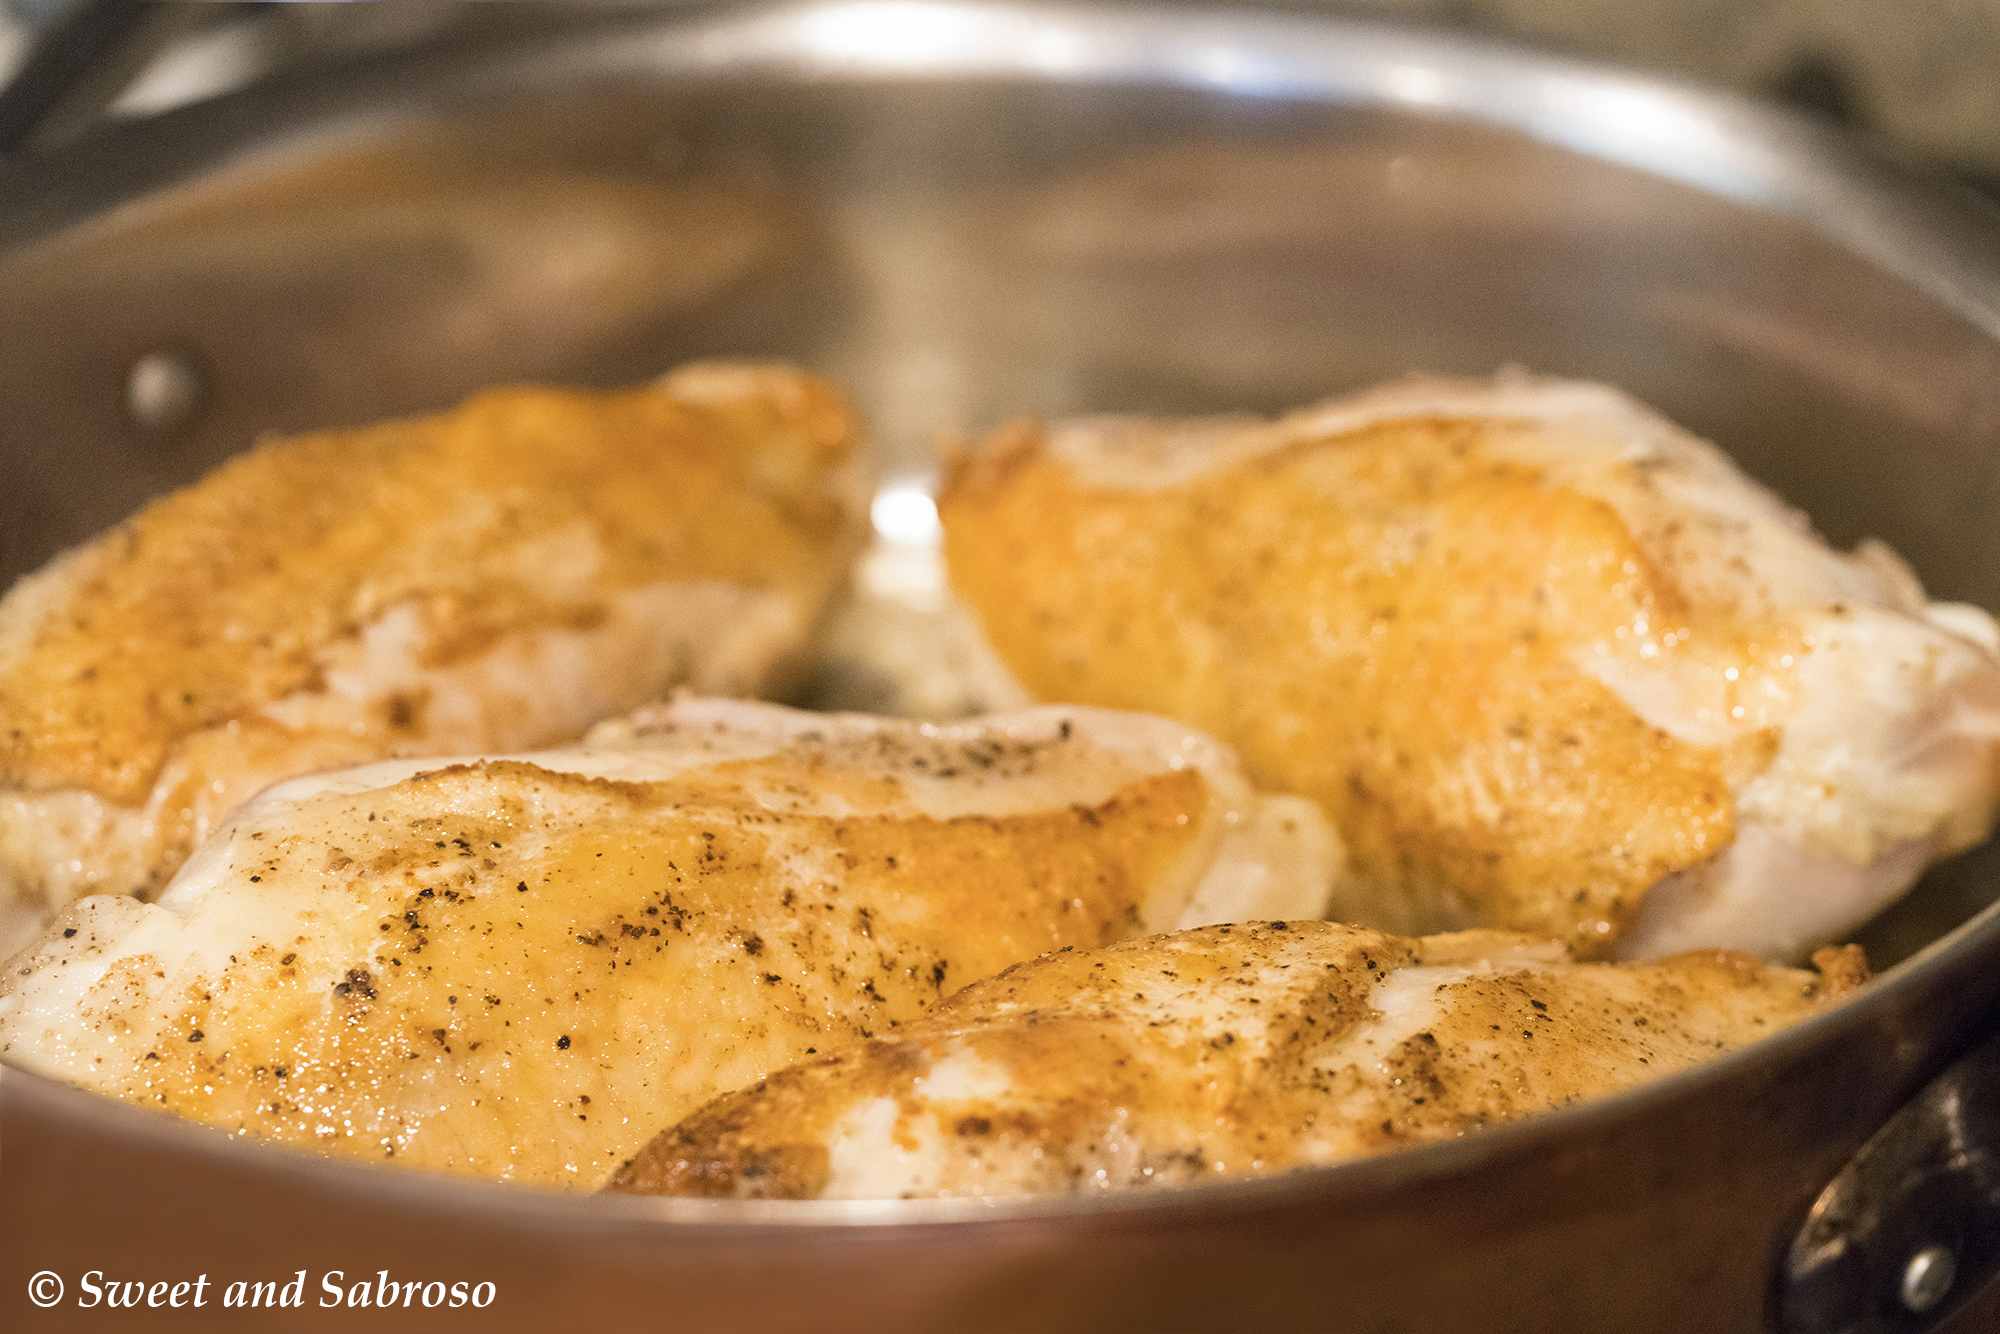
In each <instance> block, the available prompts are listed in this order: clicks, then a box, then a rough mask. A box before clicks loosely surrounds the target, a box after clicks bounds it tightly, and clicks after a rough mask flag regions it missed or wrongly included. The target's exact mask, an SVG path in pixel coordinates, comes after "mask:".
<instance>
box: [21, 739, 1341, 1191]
mask: <svg viewBox="0 0 2000 1334" xmlns="http://www.w3.org/2000/svg"><path fill="white" fill-rule="evenodd" d="M1291 807H1292V808H1293V809H1292V810H1291V816H1290V817H1288V816H1287V815H1286V814H1285V812H1286V810H1287V804H1286V803H1285V802H1284V801H1282V800H1279V801H1278V802H1277V805H1276V807H1275V808H1274V810H1266V809H1264V805H1263V803H1262V802H1261V800H1260V799H1259V798H1258V797H1257V795H1256V794H1255V793H1253V792H1252V791H1251V790H1250V789H1249V787H1248V786H1247V784H1245V783H1244V781H1243V779H1242V777H1241V776H1240V774H1239V773H1238V772H1236V769H1235V765H1234V761H1233V759H1232V758H1231V757H1230V756H1229V755H1228V753H1227V752H1225V751H1223V750H1221V749H1220V748H1219V747H1216V746H1215V745H1214V743H1212V742H1210V741H1208V740H1206V739H1205V738H1201V737H1198V736H1195V735H1192V734H1190V733H1189V732H1188V730H1187V729H1185V728H1183V727H1180V726H1178V725H1176V724H1172V723H1168V722H1166V721H1165V720H1161V719H1152V718H1141V717H1135V716H1131V715H1117V714H1107V713H1104V712H1101V711H1097V710H1090V709H1075V710H1067V709H1066V710H1055V709H1043V710H1035V711H1030V712H1027V713H1022V714H1017V715H1011V716H998V717H994V718H990V719H983V720H977V721H973V722H967V723H963V724H957V725H953V726H950V727H938V726H929V725H919V724H914V723H891V722H883V721H880V720H874V719H866V718H859V717H841V716H825V715H812V714H804V713H797V712H794V711H791V710H785V709H780V708H776V707H774V706H766V705H755V704H748V703H730V702H721V703H712V702H705V701H686V702H680V703H676V704H674V705H672V706H666V707H661V708H658V709H655V710H652V711H649V712H647V713H644V714H642V715H640V716H639V717H637V718H635V719H634V720H632V721H630V722H624V723H619V724H616V725H609V726H607V727H605V728H603V729H601V730H600V731H599V732H598V733H597V734H595V735H594V736H593V738H592V739H591V740H590V741H589V742H588V743H587V744H585V745H584V746H581V747H577V748H574V749H569V750H561V751H547V752H540V753H533V754H528V755H523V756H517V757H512V758H495V759H487V760H471V761H465V762H452V761H441V760H421V761H390V762H382V763H378V764H376V765H372V766H367V767H364V768H361V769H357V770H351V771H347V772H344V773H336V774H329V775H322V776H318V777H313V778H306V779H297V780H294V781H292V782H290V783H286V784H281V785H280V786H278V787H276V788H274V789H272V790H270V791H269V792H267V793H265V794H264V795H262V796H261V797H259V798H258V799H257V800H256V801H254V802H253V803H251V804H250V805H249V806H247V807H246V808H244V809H242V810H240V811H239V812H237V813H236V814H235V815H234V816H233V817H232V819H231V823H230V824H229V826H228V827H227V828H226V829H225V831H224V832H223V833H222V834H221V835H220V836H218V837H217V838H215V839H213V840H211V841H210V842H209V843H208V844H206V845H204V847H203V848H202V849H201V851H200V852H199V853H198V854H197V855H196V856H195V857H194V858H193V859H192V860H190V862H189V863H188V864H187V865H186V866H185V867H184V868H183V869H182V871H181V873H180V875H179V876H178V877H177V878H176V880H175V881H174V883H173V884H172V886H171V887H169V889H168V890H167V892H166V893H165V894H164V895H163V896H162V897H161V898H160V900H159V902H158V903H155V904H146V903H142V902H139V901H136V900H133V899H129V898H119V897H113V896H94V897H91V898H86V899H84V900H82V901H80V902H79V903H77V904H75V905H73V906H72V907H71V908H70V909H69V911H68V912H66V913H65V914H63V915H62V916H61V917H59V918H58V919H57V922H56V924H55V926H54V927H53V928H52V929H51V930H50V932H49V933H48V934H47V936H45V937H44V939H43V940H42V941H41V942H40V943H39V944H38V945H37V946H36V947H34V948H33V949H32V950H30V951H29V952H27V953H25V954H23V955H22V956H20V957H18V958H17V959H16V960H14V961H13V963H12V964H11V965H10V967H9V970H8V975H7V976H6V977H5V978H4V979H0V1055H3V1056H5V1058H6V1059H7V1060H8V1061H10V1062H15V1063H19V1064H21V1065H24V1066H26V1067H28V1068H31V1069H34V1070H37V1071H41V1072H43V1073H46V1074H50V1075H54V1076H57V1077H60V1078H63V1079H67V1080H70V1081H72V1082H74V1083H77V1084H79V1085H82V1086H83V1087H86V1088H90V1089H94V1090H97V1091H99V1092H102V1093H106V1094H109V1095H111V1096H114V1097H118V1098H122V1099H125V1100H127V1101H130V1102H134V1103H138V1104H140V1105H143V1106H149V1107H155V1108H159V1109H161V1110H166V1111H171V1112H176V1113H179V1114H180V1115H183V1116H188V1117H192V1118H195V1119H197V1120H201V1121H205V1122H208V1123H209V1124H212V1125H215V1126H219V1127H222V1128H224V1129H226V1130H229V1131H231V1132H234V1133H238V1134H243V1135H248V1136H254V1137H257V1138H260V1139H265V1140H272V1141H278V1142H281V1143H288V1144H294V1145H300V1146H305V1147H309V1148H314V1149H318V1150H321V1151H323V1152H326V1153H330V1154H335V1155H339V1156H342V1157H350V1158H359V1159H363V1160H369V1161H378V1162H393V1163H397V1164H402V1165H409V1166H417V1167H426V1168H433V1169H442V1170H447V1171H454V1172H460V1173H470V1174H476V1175H481V1176H487V1177H499V1178H506V1179H510V1180H515V1181H522V1182H529V1183H537V1184H542V1185H556V1186H578V1187H594V1186H596V1185H598V1184H600V1183H601V1182H602V1181H603V1180H604V1178H605V1177H606V1176H608V1175H609V1174H610V1172H611V1171H612V1170H613V1169H614V1168H615V1167H616V1166H617V1165H618V1164H619V1163H620V1162H622V1161H624V1160H625V1159H626V1158H628V1157H629V1156H630V1155H631V1154H632V1153H633V1152H635V1151H636V1150H637V1149H638V1148H639V1146H640V1145H641V1144H643V1143H644V1141H645V1140H646V1138H647V1137H648V1136H650V1135H652V1134H653V1133H654V1132H656V1131H657V1130H658V1129H659V1128H660V1126H661V1125H662V1124H664V1123H666V1122H670V1121H672V1120H675V1119H678V1118H679V1117H680V1116H681V1115H684V1114H686V1113H687V1112H689V1111H692V1110H693V1109H694V1108H695V1107H698V1106H700V1105H701V1104H702V1103H704V1102H706V1101H708V1100H709V1099H711V1098H713V1097H715V1096H716V1095H717V1094H719V1093H721V1092H723V1091H725V1090H727V1089H731V1088H735V1087H738V1086H740V1085H742V1084H745V1083H748V1082H751V1081H754V1080H756V1079H758V1078H761V1077H762V1076H763V1075H764V1074H766V1073H768V1072H769V1071H771V1070H775V1069H778V1068H780V1067H782V1066H785V1065H788V1064H790V1063H792V1062H793V1061H796V1060H799V1059H802V1058H810V1057H811V1056H812V1055H814V1054H815V1053H819V1052H824V1051H828V1050H831V1048H832V1047H833V1046H834V1045H836V1044H840V1043H845V1042H852V1041H856V1040H860V1039H863V1038H866V1037H868V1036H871V1035H874V1034H883V1033H890V1032H894V1031H895V1030H896V1029H897V1028H898V1027H900V1026H902V1025H906V1024H909V1023H911V1022H912V1021H914V1020H916V1019H917V1018H919V1017H920V1016H921V1015H922V1014H923V1013H924V1012H925V1011H927V1010H928V1009H929V1008H930V1007H931V1006H932V1005H934V1004H935V1003H936V1001H937V1000H938V999H939V998H940V997H942V996H944V995H947V994H949V993H951V992H953V991H955V990H957V989H958V988H959V987H961V986H963V985H964V984H965V983H967V982H969V981H972V980H973V979H975V978H979V977H983V976H987V975H990V974H992V973H995V972H997V971H999V970H1000V969H1002V968H1004V967H1006V966H1007V965H1009V964H1012V963H1015V962H1018V961H1020V960H1022V959H1027V958H1032V957H1034V956H1036V955H1038V954H1041V953H1043V952H1045V951H1047V950H1050V949H1057V948H1062V947H1064V946H1081V947H1096V946H1099V945H1103V944H1108V943H1110V942H1112V941H1116V940H1120V939H1125V938H1128V937H1132V936H1136V935H1139V934H1142V933H1145V932H1147V931H1157V930H1162V929H1167V928H1170V927H1172V926H1174V925H1177V924H1180V923H1184V922H1191V921H1203V920H1212V919H1211V918H1210V917H1208V916H1205V915H1204V914H1205V913H1209V912H1222V913H1230V914H1233V913H1237V912H1245V911H1254V910H1255V909H1256V908H1257V907H1258V906H1259V905H1260V904H1262V905H1270V906H1277V905H1283V904H1286V903H1290V904H1292V905H1294V906H1295V907H1298V908H1302V909H1304V910H1307V911H1317V910H1319V909H1321V908H1323V906H1324V904H1325V901H1326V897H1327V890H1328V883H1329V879H1330V877H1331V875H1332V874H1333V871H1334V869H1335V866H1334V860H1333V859H1334V858H1336V857H1337V847H1336V845H1334V844H1332V843H1331V842H1330V840H1329V838H1328V836H1327V834H1326V831H1325V829H1324V826H1323V824H1322V823H1318V822H1319V816H1318V813H1317V811H1316V810H1315V809H1314V808H1313V807H1312V805H1311V803H1308V802H1304V801H1297V800H1295V801H1294V802H1292V803H1291ZM1218 904H1220V906H1219V907H1218V906H1217V905H1218Z"/></svg>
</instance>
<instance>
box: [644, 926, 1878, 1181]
mask: <svg viewBox="0 0 2000 1334" xmlns="http://www.w3.org/2000/svg"><path fill="white" fill-rule="evenodd" d="M1859 956H1860V951H1859V950H1858V949H1855V948H1854V947H1852V946H1850V947H1848V949H1847V950H1846V951H1839V950H1832V949H1829V950H1825V951H1822V952H1821V956H1820V961H1821V962H1823V963H1824V964H1825V966H1826V968H1825V972H1824V974H1823V975H1815V974H1812V973H1806V972H1800V971H1796V970H1793V969H1787V968H1775V967H1770V966H1767V965H1765V964H1762V963H1760V962H1758V961H1757V960H1754V959H1751V958H1749V957H1747V956H1745V955H1741V954H1730V953H1722V952H1709V953H1690V954H1680V955H1675V956H1672V957H1670V958H1666V959H1662V960H1659V961H1658V962H1655V963H1649V964H1602V963H1600V964H1572V963H1570V962H1569V961H1568V960H1567V959H1566V958H1565V956H1564V952H1563V949H1562V947H1561V946H1560V945H1557V944H1553V943H1551V942H1547V941H1537V940H1534V939H1532V938H1530V937H1526V936H1515V935H1508V934H1505V933H1501V932H1489V931H1476V932H1466V933H1462V934H1458V935H1445V936H1431V937H1427V938H1424V939H1421V940H1411V939H1407V938H1404V937H1398V936H1388V935H1383V934H1381V933H1380V932H1376V931H1369V930H1365V929H1362V928H1359V927H1349V926H1339V925H1335V924H1333V923H1330V922H1269V923H1254V924H1242V925H1236V926H1211V927H1206V928H1203V929H1199V930H1191V931H1181V932H1177V933H1175V934H1172V935H1165V936H1155V937H1152V938H1149V939H1144V940H1135V941H1128V942H1126V943H1123V944H1119V945H1113V946H1110V947H1108V948H1105V949H1098V950H1084V949H1074V950H1071V949H1066V950H1061V951H1058V952H1056V953H1053V954H1047V955H1044V956H1042V957H1041V958H1039V959H1036V960H1034V961H1032V962H1029V963H1023V964H1017V965H1016V966H1014V967H1012V968H1009V969H1008V970H1007V971H1006V972H1004V973H1002V974H1000V975H999V976H998V977H994V978H989V979H987V980H985V981H983V982H977V983H974V984H973V985H972V986H970V987H967V988H966V989H965V990H964V991H961V992H959V993H958V994H957V995H955V996H953V997H951V998H950V999H949V1000H946V1001H945V1002H944V1003H943V1004H941V1005H939V1006H938V1007H937V1008H936V1009H935V1010H933V1011H932V1012H931V1013H930V1014H929V1015H928V1016H926V1017H925V1018H923V1019H921V1020H918V1021H917V1022H916V1023H914V1024H909V1025H905V1026H904V1027H903V1028H902V1029H901V1030H899V1031H898V1032H896V1033H893V1034H886V1035H881V1036H879V1037H877V1038H876V1039H875V1040H873V1041H868V1042H864V1043H861V1044H858V1045H855V1046H851V1047H846V1048H842V1049H840V1050H839V1051H837V1052H833V1053H828V1054H822V1055H820V1056H818V1057H817V1058H815V1059H812V1060H808V1061H805V1062H802V1063H800V1064H798V1065H795V1066H793V1067H792V1068H791V1069H789V1070H783V1071H780V1072H778V1073H777V1074H774V1075H772V1076H770V1077H769V1078H767V1079H764V1080H762V1081H760V1082H759V1083H757V1084H756V1085H754V1086H752V1087H750V1088H747V1089H743V1090H741V1091H739V1092H736V1093H731V1094H727V1095H725V1096H723V1097H722V1098H719V1099H717V1100H716V1101H715V1102H713V1103H711V1104H709V1105H708V1106H707V1107H704V1108H703V1109H702V1110H701V1111H699V1112H697V1113H696V1114H695V1115H693V1116H691V1117H689V1118H688V1119H687V1120H685V1121H683V1122H682V1123H680V1124H679V1125H678V1126H675V1127H673V1128H672V1129H670V1130H667V1131H665V1132H663V1133H661V1134H660V1135H658V1136H657V1137H655V1138H654V1139H653V1140H652V1141H651V1142H650V1143H648V1144H647V1145H646V1147H645V1148H644V1149H643V1150H642V1151H641V1152H640V1153H639V1154H638V1155H637V1156H636V1157H634V1158H633V1159H632V1161H631V1162H629V1163H627V1164H626V1165H625V1166H624V1167H623V1168H621V1169H620V1170H619V1172H618V1173H617V1175H616V1176H615V1177H613V1178H612V1180H611V1182H610V1184H609V1187H608V1188H609V1189H611V1190H614V1191H622V1192H628V1193H633V1194H671V1195H722V1196H738V1197H748V1198H783V1199H796V1198H812V1197H821V1198H849V1199H855V1198H860V1199H866V1198H897V1197H903V1198H909V1197H915V1196H941V1195H942V1196H952V1195H959V1196H963V1195H975V1196H977V1195H983V1196H1005V1195H1064V1194H1089V1193H1097V1192H1101V1191H1114V1190H1135V1189H1144V1188H1149V1187H1157V1186H1182V1185H1192V1184H1198V1183H1201V1182H1206V1181H1220V1180H1224V1179H1227V1178H1233V1177H1244V1176H1255V1175H1261V1174H1265V1173H1270V1172H1279V1171H1283V1170H1285V1169H1287V1168H1291V1167H1299V1166H1305V1165H1310V1164H1325V1163H1334V1162H1340V1161H1343V1160H1345V1159H1351V1158H1359V1157H1363V1156H1366V1155H1369V1154H1376V1153H1386V1152H1389V1151H1390V1150H1394V1149H1401V1148H1408V1147H1412V1146H1415V1145H1419V1144H1428V1143H1434V1142H1436V1141H1439V1140H1446V1139H1452V1138H1455V1137H1457V1136H1461V1135H1466V1134H1469V1133H1472V1132H1474V1131H1477V1130H1480V1129H1482V1128H1484V1127H1486V1126H1490V1125H1494V1124H1496V1123H1499V1122H1502V1121H1510V1120H1513V1119H1515V1118H1517V1117H1522V1116H1529V1115H1533V1114H1535V1113H1538V1112H1546V1111H1551V1110H1554V1109H1556V1108H1560V1107H1564V1106H1567V1105H1569V1104H1570V1103H1573V1102H1575V1101H1577V1100H1578V1099H1581V1098H1590V1097H1597V1096H1600V1095H1602V1094H1605V1093H1609V1092H1612V1091H1614V1090H1617V1089H1622V1088H1628V1087H1631V1086H1632V1085H1635V1084H1639V1083H1642V1082H1644V1081H1645V1080H1648V1079H1653V1078H1657V1077H1658V1076H1660V1075H1663V1074H1665V1073H1667V1072H1669V1071H1672V1070H1677V1069H1679V1068H1681V1067H1683V1066H1686V1065H1689V1064H1692V1063H1693V1062H1695V1061H1699V1060H1703V1059H1705V1058H1707V1057H1710V1056H1714V1055H1716V1054H1717V1053H1719V1052H1725V1051H1728V1050H1730V1049H1731V1048H1733V1047H1738V1046H1741V1045H1743V1044H1744V1043H1746V1042H1750V1041H1752V1040H1754V1039H1756V1038H1758V1037H1762V1036H1763V1035H1765V1034H1767V1033H1771V1032H1775V1031H1776V1030H1777V1029H1779V1028H1782V1027H1784V1026H1785V1025H1786V1024H1790V1023H1793V1022H1796V1021H1797V1020H1799V1019H1801V1018H1803V1017H1805V1016H1807V1015H1809V1014H1812V1013H1814V1012H1815V1011H1817V1010H1819V1009H1820V1008H1822V1007H1823V1006H1824V1005H1825V1004H1826V1003H1827V1001H1828V1000H1829V999H1830V998H1831V997H1833V996H1836V995H1838V994H1839V993H1841V992H1842V991H1844V990H1846V989H1847V988H1849V987H1851V986H1853V985H1854V984H1855V983H1856V982H1858V981H1859V980H1860V978H1861V977H1862V976H1864V975H1865V973H1866V965H1865V964H1864V963H1863V962H1862V961H1861V959H1860V957H1859Z"/></svg>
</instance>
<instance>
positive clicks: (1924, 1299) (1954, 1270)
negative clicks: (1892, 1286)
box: [1903, 1246, 1958, 1311]
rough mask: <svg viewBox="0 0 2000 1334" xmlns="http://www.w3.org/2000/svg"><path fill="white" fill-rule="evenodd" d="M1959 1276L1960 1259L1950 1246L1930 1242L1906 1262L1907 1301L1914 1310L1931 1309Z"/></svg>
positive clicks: (1904, 1267) (1904, 1299)
mask: <svg viewBox="0 0 2000 1334" xmlns="http://www.w3.org/2000/svg"><path fill="white" fill-rule="evenodd" d="M1956 1277H1958V1259H1957V1257H1955V1256H1954V1255H1952V1253H1951V1249H1950V1248H1949V1247H1946V1246H1926V1247H1924V1248H1923V1249H1922V1250H1920V1251H1918V1252H1917V1253H1916V1254H1915V1255H1913V1256H1911V1257H1910V1263H1908V1264H1907V1265H1905V1266H1903V1305H1904V1306H1907V1307H1908V1308H1909V1309H1910V1310H1912V1311H1928V1310H1930V1309H1931V1308H1932V1307H1933V1306H1936V1305H1937V1304H1938V1303H1939V1302H1941V1301H1943V1300H1944V1297H1945V1294H1946V1293H1948V1292H1950V1291H1951V1281H1952V1280H1953V1279H1954V1278H1956Z"/></svg>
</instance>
